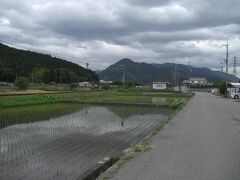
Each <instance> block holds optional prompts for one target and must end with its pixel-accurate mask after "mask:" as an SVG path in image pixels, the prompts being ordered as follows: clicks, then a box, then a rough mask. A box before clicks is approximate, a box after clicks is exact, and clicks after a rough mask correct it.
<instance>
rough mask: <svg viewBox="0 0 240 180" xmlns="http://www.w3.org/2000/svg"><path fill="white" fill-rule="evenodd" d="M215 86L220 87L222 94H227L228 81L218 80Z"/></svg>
mask: <svg viewBox="0 0 240 180" xmlns="http://www.w3.org/2000/svg"><path fill="white" fill-rule="evenodd" d="M213 86H214V87H215V88H218V89H219V91H220V93H221V94H226V91H227V89H226V82H225V81H218V82H216V83H214V85H213Z"/></svg>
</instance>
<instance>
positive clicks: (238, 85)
mask: <svg viewBox="0 0 240 180" xmlns="http://www.w3.org/2000/svg"><path fill="white" fill-rule="evenodd" d="M230 84H231V85H232V86H234V87H240V83H230Z"/></svg>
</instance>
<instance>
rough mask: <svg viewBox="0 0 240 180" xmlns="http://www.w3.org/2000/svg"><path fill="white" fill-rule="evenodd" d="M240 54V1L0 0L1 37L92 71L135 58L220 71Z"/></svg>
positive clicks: (6, 40)
mask: <svg viewBox="0 0 240 180" xmlns="http://www.w3.org/2000/svg"><path fill="white" fill-rule="evenodd" d="M227 39H228V40H229V43H230V57H231V60H232V57H233V56H238V57H239V58H240V3H239V0H0V40H1V41H5V42H12V43H14V44H17V45H21V46H24V47H28V48H29V49H30V48H31V49H34V50H39V51H40V50H46V51H49V52H51V53H52V54H55V55H56V56H61V57H65V58H66V59H71V60H72V61H73V62H77V63H79V64H80V65H84V64H85V63H86V62H89V63H90V68H92V69H103V68H105V67H107V66H108V65H110V64H112V63H114V62H116V61H118V60H119V59H122V58H125V57H128V58H131V59H133V60H135V61H138V62H143V61H144V62H147V63H164V62H176V63H184V64H187V62H188V59H190V60H191V64H192V65H194V66H206V67H209V68H220V62H221V61H223V59H224V56H225V49H224V48H219V46H220V45H221V44H223V43H226V40H227Z"/></svg>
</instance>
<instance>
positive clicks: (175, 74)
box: [174, 64, 178, 86]
mask: <svg viewBox="0 0 240 180" xmlns="http://www.w3.org/2000/svg"><path fill="white" fill-rule="evenodd" d="M174 76H175V77H174V78H175V86H177V85H178V79H177V65H176V64H175V73H174Z"/></svg>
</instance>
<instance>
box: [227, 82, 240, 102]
mask: <svg viewBox="0 0 240 180" xmlns="http://www.w3.org/2000/svg"><path fill="white" fill-rule="evenodd" d="M227 92H228V95H229V96H230V97H231V98H233V99H239V97H240V83H230V84H229V88H228V89H227Z"/></svg>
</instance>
